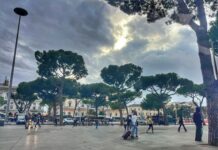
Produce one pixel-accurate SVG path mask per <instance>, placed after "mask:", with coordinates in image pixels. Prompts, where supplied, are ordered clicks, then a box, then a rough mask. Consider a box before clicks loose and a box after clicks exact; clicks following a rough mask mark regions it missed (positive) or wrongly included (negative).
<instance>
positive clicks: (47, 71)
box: [12, 50, 203, 125]
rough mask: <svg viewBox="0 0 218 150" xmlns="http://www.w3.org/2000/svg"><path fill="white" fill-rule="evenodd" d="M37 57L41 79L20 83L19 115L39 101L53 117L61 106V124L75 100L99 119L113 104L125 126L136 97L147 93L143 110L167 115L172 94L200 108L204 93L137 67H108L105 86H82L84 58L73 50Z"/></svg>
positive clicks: (173, 76) (172, 77) (104, 72)
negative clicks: (100, 112) (101, 111)
mask: <svg viewBox="0 0 218 150" xmlns="http://www.w3.org/2000/svg"><path fill="white" fill-rule="evenodd" d="M35 57H36V60H37V64H38V71H37V72H38V74H39V75H40V77H39V78H38V79H36V80H34V81H31V82H22V83H20V84H19V86H18V88H17V93H16V94H14V95H13V96H12V97H13V99H14V102H15V104H16V106H17V108H18V111H19V112H25V111H26V110H27V111H28V110H29V108H30V106H31V104H32V103H33V102H34V101H35V100H36V99H38V98H40V99H42V104H47V105H48V106H49V112H50V110H51V109H53V112H54V117H56V110H57V106H58V107H59V109H60V124H61V125H62V120H63V103H64V101H65V99H67V98H68V99H74V100H75V108H74V110H76V108H77V106H78V104H79V103H80V101H81V100H82V101H83V103H86V104H91V105H93V106H94V107H95V113H96V116H97V115H98V108H99V107H100V106H106V105H110V107H111V108H112V109H118V110H119V112H120V117H121V124H122V123H123V119H122V118H123V114H122V112H123V111H122V110H123V109H126V111H127V114H128V113H129V112H128V108H127V104H128V103H130V102H131V101H133V100H134V99H135V98H136V97H141V96H144V95H145V94H143V93H145V92H146V93H147V95H146V98H145V99H144V101H143V102H142V107H143V108H145V109H157V110H158V112H159V110H160V109H163V110H164V111H163V112H164V114H166V113H165V105H166V104H167V103H168V102H169V100H170V98H171V96H172V95H175V94H183V95H185V96H190V97H191V98H192V100H193V102H194V103H195V104H196V105H198V104H197V103H196V99H198V98H199V97H198V96H200V95H201V94H202V93H203V86H202V85H195V84H194V83H193V82H192V81H190V80H188V79H184V78H180V77H178V75H177V74H176V73H168V74H158V75H155V76H141V73H142V68H141V67H139V66H136V65H134V64H125V65H121V66H117V65H109V66H108V67H105V68H103V69H102V70H101V77H102V79H103V81H104V83H93V84H83V85H81V84H80V83H79V82H77V80H78V79H80V78H82V77H85V76H86V75H87V74H88V73H87V69H86V67H85V63H84V61H83V58H82V56H80V55H78V54H76V53H73V52H71V51H64V50H58V51H54V50H50V51H47V52H46V51H43V52H39V51H37V52H36V53H35ZM201 92H202V93H201ZM107 100H108V101H107ZM202 100H203V99H202ZM201 104H202V101H201V103H200V105H201ZM74 114H75V112H74ZM74 114H73V116H74ZM164 116H166V115H164Z"/></svg>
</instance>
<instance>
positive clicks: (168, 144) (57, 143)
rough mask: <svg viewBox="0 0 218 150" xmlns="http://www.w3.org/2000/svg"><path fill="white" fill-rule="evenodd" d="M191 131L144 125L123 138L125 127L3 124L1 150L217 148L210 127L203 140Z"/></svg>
mask: <svg viewBox="0 0 218 150" xmlns="http://www.w3.org/2000/svg"><path fill="white" fill-rule="evenodd" d="M187 129H188V132H187V133H185V132H183V131H182V130H181V133H178V132H177V126H167V127H166V126H155V130H154V134H151V133H150V134H146V133H145V126H143V127H140V129H139V139H135V140H127V141H125V140H123V139H122V138H121V135H122V134H123V127H121V126H100V127H99V129H97V130H96V129H95V128H94V126H93V127H90V126H89V127H82V126H78V127H72V126H64V127H54V126H42V128H40V129H33V130H24V128H23V127H22V126H5V127H1V128H0V149H2V150H145V149H146V150H217V147H211V146H208V145H207V144H206V143H207V128H206V127H205V128H204V137H203V141H204V142H203V143H196V142H195V141H194V126H187Z"/></svg>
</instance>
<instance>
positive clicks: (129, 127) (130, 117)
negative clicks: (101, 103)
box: [127, 115, 132, 130]
mask: <svg viewBox="0 0 218 150" xmlns="http://www.w3.org/2000/svg"><path fill="white" fill-rule="evenodd" d="M131 124H132V116H131V115H128V117H127V130H130V129H131V126H132V125H131Z"/></svg>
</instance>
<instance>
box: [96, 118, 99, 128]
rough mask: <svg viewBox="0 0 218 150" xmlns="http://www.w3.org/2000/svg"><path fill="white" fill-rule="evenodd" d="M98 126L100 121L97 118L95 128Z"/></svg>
mask: <svg viewBox="0 0 218 150" xmlns="http://www.w3.org/2000/svg"><path fill="white" fill-rule="evenodd" d="M98 126H99V121H98V119H96V120H95V128H96V129H98Z"/></svg>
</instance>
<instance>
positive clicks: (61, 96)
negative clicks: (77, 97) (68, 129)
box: [58, 77, 65, 126]
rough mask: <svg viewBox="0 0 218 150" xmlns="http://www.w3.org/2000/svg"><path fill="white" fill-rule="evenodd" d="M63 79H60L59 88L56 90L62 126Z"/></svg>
mask: <svg viewBox="0 0 218 150" xmlns="http://www.w3.org/2000/svg"><path fill="white" fill-rule="evenodd" d="M64 79H65V78H64V77H62V78H61V79H60V87H59V89H58V101H59V105H60V125H61V126H62V125H63V113H64V112H63V101H64V100H63V88H64Z"/></svg>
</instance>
